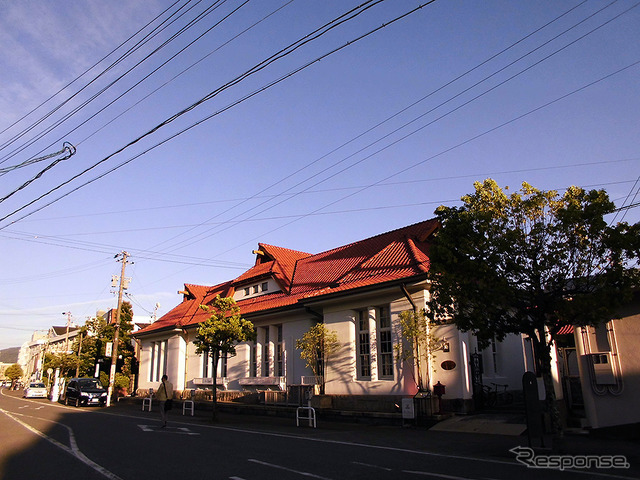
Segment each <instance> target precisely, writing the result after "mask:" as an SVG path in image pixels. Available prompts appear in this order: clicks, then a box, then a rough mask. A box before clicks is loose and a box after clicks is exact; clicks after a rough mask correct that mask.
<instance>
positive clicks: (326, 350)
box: [296, 323, 340, 394]
mask: <svg viewBox="0 0 640 480" xmlns="http://www.w3.org/2000/svg"><path fill="white" fill-rule="evenodd" d="M296 348H297V349H298V350H300V358H302V360H304V361H305V362H306V365H307V367H308V368H310V369H311V371H312V372H313V374H314V375H315V376H316V377H319V379H320V393H321V394H324V387H325V367H326V365H328V362H329V359H330V358H331V356H333V355H334V354H335V353H336V352H337V351H338V349H339V348H340V343H339V342H338V335H337V333H336V332H335V331H333V330H329V329H328V328H327V327H326V325H325V324H324V323H316V324H315V325H313V326H312V327H311V328H310V329H309V331H308V332H306V333H305V334H304V335H302V338H301V339H298V340H296Z"/></svg>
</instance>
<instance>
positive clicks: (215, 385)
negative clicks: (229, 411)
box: [211, 351, 220, 422]
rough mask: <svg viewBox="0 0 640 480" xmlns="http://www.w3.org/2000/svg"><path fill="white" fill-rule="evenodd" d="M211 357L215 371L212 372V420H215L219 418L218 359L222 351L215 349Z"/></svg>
mask: <svg viewBox="0 0 640 480" xmlns="http://www.w3.org/2000/svg"><path fill="white" fill-rule="evenodd" d="M211 358H212V359H213V362H212V363H213V365H212V368H213V372H211V376H212V377H213V385H212V386H211V390H212V392H213V399H212V400H213V403H212V404H211V407H212V408H211V411H212V415H211V420H213V421H214V422H215V421H217V420H218V411H217V408H216V407H217V406H218V359H219V358H220V352H218V351H214V352H213V355H211Z"/></svg>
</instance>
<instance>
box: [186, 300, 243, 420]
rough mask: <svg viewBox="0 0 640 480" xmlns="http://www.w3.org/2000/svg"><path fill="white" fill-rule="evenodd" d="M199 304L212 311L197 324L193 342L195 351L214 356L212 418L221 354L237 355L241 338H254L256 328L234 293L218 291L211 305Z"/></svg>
mask: <svg viewBox="0 0 640 480" xmlns="http://www.w3.org/2000/svg"><path fill="white" fill-rule="evenodd" d="M200 308H202V309H203V310H205V311H207V312H210V313H211V316H210V317H209V318H208V319H207V320H205V321H204V322H202V323H200V325H198V329H197V333H196V338H195V340H194V341H193V343H194V345H195V346H196V354H198V355H203V354H204V355H207V356H209V357H211V359H212V364H213V365H212V366H213V371H212V376H213V385H212V391H213V414H212V418H213V420H214V421H215V420H217V410H216V406H217V403H218V399H217V395H218V389H217V388H218V387H217V385H216V384H217V375H218V363H219V361H220V358H221V357H223V356H225V357H228V356H230V355H231V356H232V355H235V353H236V345H237V344H238V342H244V341H250V340H254V339H255V329H254V327H253V323H251V322H250V321H249V320H245V319H244V318H242V316H241V315H240V307H239V306H238V305H237V304H236V302H235V300H234V299H233V298H231V297H221V296H220V295H216V298H215V299H214V300H213V302H211V304H210V305H201V306H200Z"/></svg>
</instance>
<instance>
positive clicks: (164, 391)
mask: <svg viewBox="0 0 640 480" xmlns="http://www.w3.org/2000/svg"><path fill="white" fill-rule="evenodd" d="M156 397H157V398H158V400H159V401H160V418H161V419H162V427H160V428H164V427H166V426H167V411H168V410H169V408H166V407H168V405H167V400H172V399H173V385H172V384H171V382H170V381H169V377H167V376H166V375H163V376H162V383H161V384H160V387H159V388H158V391H157V393H156Z"/></svg>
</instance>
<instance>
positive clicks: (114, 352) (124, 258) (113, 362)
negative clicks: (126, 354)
mask: <svg viewBox="0 0 640 480" xmlns="http://www.w3.org/2000/svg"><path fill="white" fill-rule="evenodd" d="M120 255H122V260H121V262H122V272H121V273H120V288H119V289H118V310H117V311H116V332H115V335H114V336H113V348H112V352H111V371H110V372H109V390H108V391H107V407H109V406H111V396H112V395H113V384H114V382H115V379H116V363H117V362H118V336H119V335H120V312H121V310H122V292H123V291H124V282H125V278H124V269H125V267H126V265H127V257H128V256H129V254H128V253H127V252H124V251H123V252H122V253H119V254H118V255H116V257H115V258H118V256H120Z"/></svg>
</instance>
